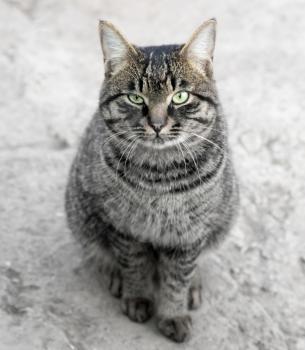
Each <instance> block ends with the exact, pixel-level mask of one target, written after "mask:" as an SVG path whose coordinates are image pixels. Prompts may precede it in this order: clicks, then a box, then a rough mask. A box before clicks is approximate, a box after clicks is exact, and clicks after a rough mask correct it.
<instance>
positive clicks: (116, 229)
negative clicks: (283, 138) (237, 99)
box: [66, 21, 238, 341]
mask: <svg viewBox="0 0 305 350" xmlns="http://www.w3.org/2000/svg"><path fill="white" fill-rule="evenodd" d="M209 23H210V24H209ZM211 23H212V22H211V21H210V22H207V24H205V25H204V26H203V28H202V29H201V31H202V32H204V31H205V32H206V31H207V29H206V28H208V30H210V31H211V30H212V29H213V28H212V29H210V28H209V27H211ZM212 25H213V26H214V23H212ZM102 28H103V29H102V45H103V48H104V55H105V56H106V57H105V60H106V79H105V82H104V85H103V88H102V90H101V95H100V104H99V109H98V111H97V113H96V114H95V116H94V117H93V119H92V121H91V123H90V125H89V126H88V128H87V130H86V132H85V135H84V137H83V139H82V142H81V145H80V148H79V150H78V153H77V156H76V158H75V160H74V163H73V165H72V169H71V172H70V178H69V183H68V187H67V193H66V208H67V215H68V222H69V226H70V228H71V230H72V232H73V233H74V234H75V235H76V236H77V238H78V239H79V240H80V241H81V242H82V244H83V246H84V248H85V250H86V251H87V252H88V253H89V255H90V254H91V255H93V254H94V255H96V257H97V258H99V259H100V261H102V263H103V264H104V271H105V272H107V271H108V274H109V283H110V284H109V287H110V290H111V291H112V293H113V294H114V295H116V296H122V309H123V311H124V312H125V313H126V314H127V315H128V316H129V318H130V319H132V320H134V321H137V322H143V321H145V320H146V319H148V318H149V317H150V316H151V314H152V312H153V303H154V298H155V309H156V312H157V315H158V326H159V328H160V330H161V331H162V333H164V334H165V335H166V336H168V337H170V338H171V339H173V340H176V341H183V340H185V339H186V338H187V337H188V336H189V333H190V327H191V319H190V317H189V315H188V313H187V309H188V307H189V308H197V307H198V306H199V305H200V302H201V295H200V292H201V282H200V278H199V272H198V269H197V268H196V260H197V258H198V256H199V255H200V253H201V252H202V251H203V250H204V249H205V248H208V247H210V246H211V245H213V244H214V243H215V242H217V241H219V240H220V239H221V238H222V237H223V236H225V234H226V233H227V232H228V231H229V228H230V226H231V223H232V219H233V217H234V215H235V211H236V207H237V201H238V200H237V185H236V180H235V175H234V171H233V167H232V162H231V158H230V152H229V149H228V145H227V129H226V123H225V121H224V119H223V115H222V112H221V107H220V104H219V101H218V97H217V92H216V88H215V83H214V81H213V79H212V76H211V74H212V73H211V67H210V66H209V64H208V63H207V62H206V59H205V60H204V61H203V62H205V65H203V67H204V69H203V70H202V72H200V70H198V66H196V65H197V64H198V62H197V61H196V64H193V65H191V64H188V62H187V61H188V58H187V54H186V53H185V52H182V50H184V51H186V49H185V46H181V45H180V46H178V45H176V46H174V45H172V46H162V47H149V48H136V47H134V46H131V45H130V44H128V43H127V42H126V41H125V39H124V38H123V37H122V36H121V35H120V33H118V32H117V31H116V29H115V28H114V27H113V26H111V25H109V24H107V23H104V24H103V25H102ZM211 33H212V32H210V33H207V34H208V35H210V36H211V35H213V33H212V34H211ZM195 34H196V33H195ZM196 35H197V37H198V35H199V34H198V33H197V34H196ZM197 37H196V36H195V37H193V38H192V39H191V40H192V41H191V43H189V44H188V45H187V46H188V47H187V50H190V49H189V46H191V45H192V42H194V41H195V40H197V39H196V38H197ZM208 44H210V43H208ZM120 45H121V47H120ZM124 45H125V51H124V47H123V46H124ZM114 47H115V48H116V51H115V54H113V55H112V53H113V50H114ZM119 49H120V50H121V51H120V50H119ZM203 49H204V48H203ZM119 51H120V52H119ZM182 53H183V55H182ZM107 55H108V57H107ZM120 60H121V61H120ZM124 60H125V61H124ZM184 90H185V91H187V94H188V95H187V100H186V101H184V102H182V103H180V101H181V100H182V98H185V96H186V95H183V94H184ZM130 91H131V92H132V93H131V94H130V93H129V92H130ZM177 91H178V94H179V93H180V95H179V96H176V95H177ZM135 92H136V93H135ZM181 92H183V93H182V94H181ZM189 92H190V93H189ZM128 93H129V94H128ZM191 94H192V95H191ZM127 96H128V99H129V100H127ZM168 96H170V97H168ZM175 96H176V97H175ZM170 98H172V100H170ZM174 101H178V103H177V102H174ZM154 276H157V277H158V281H159V283H158V285H159V287H158V288H156V286H154V284H153V283H152V282H153V281H152V280H153V277H154ZM156 289H158V290H157V291H156Z"/></svg>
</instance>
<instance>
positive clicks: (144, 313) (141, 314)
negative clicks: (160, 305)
mask: <svg viewBox="0 0 305 350" xmlns="http://www.w3.org/2000/svg"><path fill="white" fill-rule="evenodd" d="M121 307H122V311H123V312H124V314H126V315H127V316H128V317H129V319H130V320H131V321H134V322H139V323H142V322H145V321H147V320H148V319H149V318H150V317H151V316H152V314H153V302H152V301H151V300H149V299H146V298H123V299H122V303H121Z"/></svg>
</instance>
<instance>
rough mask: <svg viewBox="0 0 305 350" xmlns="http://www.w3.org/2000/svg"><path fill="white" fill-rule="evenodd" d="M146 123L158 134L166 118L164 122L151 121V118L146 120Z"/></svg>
mask: <svg viewBox="0 0 305 350" xmlns="http://www.w3.org/2000/svg"><path fill="white" fill-rule="evenodd" d="M148 125H149V126H150V127H152V128H153V129H154V131H155V132H156V133H157V134H159V132H160V131H161V129H162V128H163V127H164V126H165V125H166V120H164V122H163V121H162V122H159V123H158V122H152V121H151V120H149V121H148Z"/></svg>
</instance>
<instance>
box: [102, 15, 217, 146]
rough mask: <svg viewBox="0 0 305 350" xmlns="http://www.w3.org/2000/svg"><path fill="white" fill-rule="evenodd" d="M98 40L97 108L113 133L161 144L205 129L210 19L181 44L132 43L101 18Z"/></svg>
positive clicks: (211, 101)
mask: <svg viewBox="0 0 305 350" xmlns="http://www.w3.org/2000/svg"><path fill="white" fill-rule="evenodd" d="M101 41H102V47H103V51H104V58H105V83H104V89H103V90H102V94H101V108H103V116H104V119H105V122H106V124H107V126H108V127H109V128H110V129H111V130H112V131H113V132H114V133H116V134H117V135H118V136H121V137H122V138H124V139H129V140H130V141H135V140H137V142H141V143H142V144H143V145H147V146H149V147H153V148H164V147H167V146H170V145H173V144H177V143H179V142H186V141H187V140H188V139H190V137H191V136H192V135H193V136H194V135H197V136H199V137H200V135H204V134H206V133H207V132H208V130H209V128H210V127H211V126H212V124H213V121H214V119H215V116H216V105H217V94H216V90H215V86H214V81H213V78H212V65H211V64H212V55H213V50H214V42H215V21H214V20H210V21H208V22H205V23H204V24H203V25H202V26H201V27H200V28H199V29H198V30H197V31H196V32H195V33H194V35H193V36H192V37H191V39H190V41H189V42H188V43H187V44H185V45H170V46H156V47H145V48H139V47H135V46H133V45H131V44H129V43H128V42H127V41H126V40H125V39H124V38H123V36H122V35H121V34H120V33H119V32H118V31H117V30H116V29H115V28H114V27H113V26H112V25H111V24H109V23H107V22H106V23H105V22H101Z"/></svg>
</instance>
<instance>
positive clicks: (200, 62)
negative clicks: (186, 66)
mask: <svg viewBox="0 0 305 350" xmlns="http://www.w3.org/2000/svg"><path fill="white" fill-rule="evenodd" d="M215 39H216V20H215V19H214V18H213V19H210V20H208V21H206V22H204V23H203V24H202V25H201V26H200V27H199V28H198V29H197V30H196V31H195V32H194V33H193V35H192V36H191V38H190V39H189V41H188V42H187V43H186V44H185V45H184V46H183V47H182V49H181V51H180V53H181V54H182V55H185V56H186V58H187V59H188V61H189V62H190V63H191V64H193V65H195V67H197V68H198V69H199V70H201V71H204V72H205V73H209V74H211V73H212V72H211V70H212V61H213V54H214V48H215Z"/></svg>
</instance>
